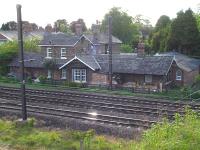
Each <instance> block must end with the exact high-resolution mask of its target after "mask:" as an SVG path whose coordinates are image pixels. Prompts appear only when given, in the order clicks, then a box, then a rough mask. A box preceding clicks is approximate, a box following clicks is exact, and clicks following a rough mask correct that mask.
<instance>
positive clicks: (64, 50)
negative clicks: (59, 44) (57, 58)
mask: <svg viewBox="0 0 200 150" xmlns="http://www.w3.org/2000/svg"><path fill="white" fill-rule="evenodd" d="M60 51H61V52H60V54H61V59H66V58H67V50H66V48H61V50H60Z"/></svg>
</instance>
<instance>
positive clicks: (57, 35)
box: [40, 32, 80, 46]
mask: <svg viewBox="0 0 200 150" xmlns="http://www.w3.org/2000/svg"><path fill="white" fill-rule="evenodd" d="M79 38H80V37H79V36H76V35H67V34H64V33H62V32H53V33H46V34H45V35H44V37H43V40H42V41H41V42H40V45H69V46H72V45H74V44H75V43H76V42H77V41H78V40H79Z"/></svg>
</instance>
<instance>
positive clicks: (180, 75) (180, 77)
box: [176, 70, 182, 81]
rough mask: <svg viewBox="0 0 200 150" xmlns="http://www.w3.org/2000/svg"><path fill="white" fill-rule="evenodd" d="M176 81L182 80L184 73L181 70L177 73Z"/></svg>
mask: <svg viewBox="0 0 200 150" xmlns="http://www.w3.org/2000/svg"><path fill="white" fill-rule="evenodd" d="M176 80H178V81H181V80H182V71H181V70H177V71H176Z"/></svg>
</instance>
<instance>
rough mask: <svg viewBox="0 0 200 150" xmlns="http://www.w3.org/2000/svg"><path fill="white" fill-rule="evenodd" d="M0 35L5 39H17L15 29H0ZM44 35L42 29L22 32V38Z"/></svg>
mask: <svg viewBox="0 0 200 150" xmlns="http://www.w3.org/2000/svg"><path fill="white" fill-rule="evenodd" d="M0 35H3V36H4V37H6V39H7V40H10V41H12V40H17V38H18V33H17V31H0ZM43 35H44V32H43V31H32V32H24V33H23V38H24V39H29V38H40V39H41V38H42V37H43Z"/></svg>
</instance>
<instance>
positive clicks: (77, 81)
mask: <svg viewBox="0 0 200 150" xmlns="http://www.w3.org/2000/svg"><path fill="white" fill-rule="evenodd" d="M74 82H76V83H86V81H75V80H74Z"/></svg>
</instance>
